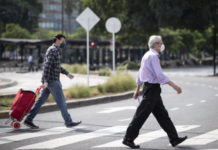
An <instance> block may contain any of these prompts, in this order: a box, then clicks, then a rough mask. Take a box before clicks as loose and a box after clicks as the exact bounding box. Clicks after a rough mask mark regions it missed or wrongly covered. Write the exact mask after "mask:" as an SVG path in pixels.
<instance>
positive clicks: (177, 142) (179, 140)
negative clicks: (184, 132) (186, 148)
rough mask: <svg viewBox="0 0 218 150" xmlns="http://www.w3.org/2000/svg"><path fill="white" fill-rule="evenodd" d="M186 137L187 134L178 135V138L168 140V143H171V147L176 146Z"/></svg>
mask: <svg viewBox="0 0 218 150" xmlns="http://www.w3.org/2000/svg"><path fill="white" fill-rule="evenodd" d="M187 138H188V137H187V136H185V137H179V138H177V139H176V140H174V141H172V142H170V143H171V145H172V146H173V147H175V146H177V145H178V144H180V143H182V142H184V141H185V140H186V139H187Z"/></svg>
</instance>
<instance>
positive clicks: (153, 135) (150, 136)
mask: <svg viewBox="0 0 218 150" xmlns="http://www.w3.org/2000/svg"><path fill="white" fill-rule="evenodd" d="M198 127H200V126H199V125H184V126H176V129H177V131H178V132H184V131H187V130H191V129H194V128H198ZM165 136H167V134H166V133H165V132H164V131H163V130H162V129H161V130H157V131H152V132H148V133H145V134H142V135H139V137H138V138H137V139H136V140H135V143H137V144H140V143H144V142H149V141H152V140H155V139H158V138H161V137H165ZM122 140H123V139H119V140H115V141H112V142H109V143H106V144H102V145H98V146H95V147H93V148H102V147H125V145H123V144H122Z"/></svg>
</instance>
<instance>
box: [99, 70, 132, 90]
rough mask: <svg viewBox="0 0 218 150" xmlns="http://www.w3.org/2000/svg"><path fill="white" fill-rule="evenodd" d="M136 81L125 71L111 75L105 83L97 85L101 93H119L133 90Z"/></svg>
mask: <svg viewBox="0 0 218 150" xmlns="http://www.w3.org/2000/svg"><path fill="white" fill-rule="evenodd" d="M135 87H136V82H135V80H134V79H133V78H132V76H130V75H129V74H127V73H117V74H115V75H113V76H111V77H110V78H109V79H108V80H107V82H106V83H104V84H102V85H98V90H99V91H100V92H102V93H119V92H126V91H129V90H133V89H134V88H135Z"/></svg>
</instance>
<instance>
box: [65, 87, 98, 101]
mask: <svg viewBox="0 0 218 150" xmlns="http://www.w3.org/2000/svg"><path fill="white" fill-rule="evenodd" d="M99 94H100V92H99V91H98V89H97V88H96V87H88V86H85V85H75V86H73V87H72V88H70V89H67V90H66V91H65V96H66V97H67V98H85V97H92V96H96V95H99Z"/></svg>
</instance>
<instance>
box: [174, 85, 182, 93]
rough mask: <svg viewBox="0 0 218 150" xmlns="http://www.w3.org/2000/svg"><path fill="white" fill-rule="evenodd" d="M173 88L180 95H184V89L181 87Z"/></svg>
mask: <svg viewBox="0 0 218 150" xmlns="http://www.w3.org/2000/svg"><path fill="white" fill-rule="evenodd" d="M173 88H174V89H175V90H176V91H177V93H178V94H180V93H182V89H181V88H180V87H179V86H177V85H175V87H173Z"/></svg>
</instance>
